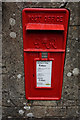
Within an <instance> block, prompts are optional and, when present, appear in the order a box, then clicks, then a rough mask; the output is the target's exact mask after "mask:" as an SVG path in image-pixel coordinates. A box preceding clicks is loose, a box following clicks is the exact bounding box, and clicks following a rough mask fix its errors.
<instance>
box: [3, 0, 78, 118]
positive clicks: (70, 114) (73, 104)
mask: <svg viewBox="0 0 80 120" xmlns="http://www.w3.org/2000/svg"><path fill="white" fill-rule="evenodd" d="M61 4H63V3H57V2H52V3H51V2H46V3H45V2H28V3H27V2H22V3H20V2H19V3H18V2H12V3H10V2H9V3H8V2H4V3H2V7H3V16H2V17H3V21H2V25H3V26H2V33H3V42H2V47H3V49H2V53H3V57H2V59H3V63H2V79H3V82H2V88H3V89H2V93H3V96H2V98H3V99H2V106H3V112H2V116H3V120H5V119H9V120H10V119H11V120H16V119H17V120H18V119H19V120H20V119H21V120H23V119H26V120H27V119H28V117H30V120H34V119H38V118H39V119H41V120H45V119H46V120H49V119H50V120H63V119H64V120H79V119H80V81H79V79H80V73H79V70H80V64H79V61H80V57H79V55H80V41H79V39H80V22H79V16H80V15H79V14H80V12H79V11H80V3H78V2H74V3H73V2H70V3H67V4H66V6H65V7H66V8H68V9H69V10H70V24H69V31H68V41H67V49H66V59H65V67H64V80H63V89H62V97H61V100H59V101H27V100H26V99H25V88H24V84H25V83H24V63H23V39H22V23H21V22H22V16H21V12H22V9H23V8H25V7H29V8H33V7H39V8H41V7H43V8H59V7H60V6H62V5H61ZM11 18H12V19H11ZM11 20H12V21H11ZM14 21H15V22H14ZM12 32H14V33H16V35H13V34H12V36H13V37H11V36H10V33H12ZM14 36H15V37H14ZM76 68H77V69H76Z"/></svg>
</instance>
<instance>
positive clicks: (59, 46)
mask: <svg viewBox="0 0 80 120" xmlns="http://www.w3.org/2000/svg"><path fill="white" fill-rule="evenodd" d="M68 20H69V11H68V10H67V9H43V8H25V9H23V12H22V25H23V50H24V72H25V93H26V98H27V99H28V100H59V99H60V98H61V92H62V83H63V70H64V60H65V50H66V40H67V30H68Z"/></svg>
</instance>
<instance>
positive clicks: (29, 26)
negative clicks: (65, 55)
mask: <svg viewBox="0 0 80 120" xmlns="http://www.w3.org/2000/svg"><path fill="white" fill-rule="evenodd" d="M26 30H64V26H63V25H57V24H40V23H37V24H36V23H28V24H27V25H26Z"/></svg>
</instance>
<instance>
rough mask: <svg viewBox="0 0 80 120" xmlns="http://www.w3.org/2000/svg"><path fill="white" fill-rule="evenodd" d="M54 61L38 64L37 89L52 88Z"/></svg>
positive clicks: (38, 62)
mask: <svg viewBox="0 0 80 120" xmlns="http://www.w3.org/2000/svg"><path fill="white" fill-rule="evenodd" d="M51 72H52V61H37V62H36V75H37V76H36V77H37V87H51Z"/></svg>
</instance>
